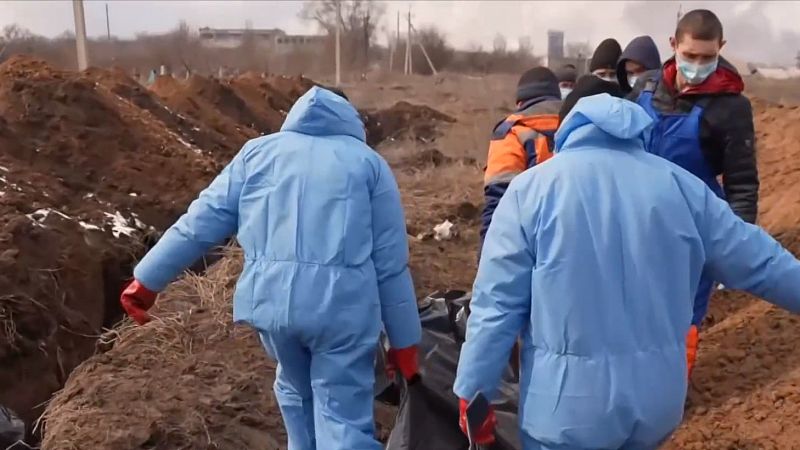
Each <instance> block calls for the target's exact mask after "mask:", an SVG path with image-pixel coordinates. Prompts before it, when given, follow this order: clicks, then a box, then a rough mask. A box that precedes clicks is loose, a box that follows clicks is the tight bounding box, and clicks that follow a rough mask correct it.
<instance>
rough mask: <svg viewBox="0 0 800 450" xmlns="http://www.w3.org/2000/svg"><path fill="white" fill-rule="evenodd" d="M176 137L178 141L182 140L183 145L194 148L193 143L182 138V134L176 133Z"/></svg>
mask: <svg viewBox="0 0 800 450" xmlns="http://www.w3.org/2000/svg"><path fill="white" fill-rule="evenodd" d="M175 138H176V139H178V142H180V143H181V144H183V145H184V147H186V148H192V144H190V143H188V142H186V141H184V140H183V138H182V137H180V136H178V135H177V134H176V135H175Z"/></svg>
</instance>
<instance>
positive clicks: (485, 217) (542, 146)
mask: <svg viewBox="0 0 800 450" xmlns="http://www.w3.org/2000/svg"><path fill="white" fill-rule="evenodd" d="M560 108H561V92H560V90H559V87H558V78H556V76H555V74H553V72H551V71H550V69H548V68H546V67H534V68H533V69H530V70H528V71H527V72H525V73H524V74H522V77H520V79H519V83H518V84H517V110H516V112H514V113H513V114H511V115H510V116H508V117H506V118H505V119H503V120H502V121H501V122H500V123H498V124H497V125H496V126H495V128H494V132H493V133H492V140H491V142H490V143H489V157H488V158H487V161H486V172H485V174H484V179H483V181H484V195H485V198H486V203H485V206H484V208H483V214H482V215H481V219H482V225H481V231H480V236H481V247H483V239H484V237H485V236H486V231H487V230H488V229H489V224H490V223H491V222H492V215H493V214H494V210H495V208H496V207H497V204H498V203H499V202H500V199H501V198H502V197H503V194H505V192H506V189H508V183H509V182H511V179H512V178H514V177H515V176H517V175H519V174H520V173H522V172H524V171H525V170H527V169H530V168H531V167H533V166H535V165H536V164H541V163H543V162H544V161H546V160H547V159H549V158H550V157H551V156H553V136H554V135H555V132H556V129H558V111H559V109H560Z"/></svg>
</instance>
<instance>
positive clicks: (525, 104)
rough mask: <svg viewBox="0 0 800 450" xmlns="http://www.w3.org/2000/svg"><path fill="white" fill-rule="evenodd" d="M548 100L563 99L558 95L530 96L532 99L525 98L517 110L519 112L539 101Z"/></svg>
mask: <svg viewBox="0 0 800 450" xmlns="http://www.w3.org/2000/svg"><path fill="white" fill-rule="evenodd" d="M547 100H561V99H559V98H558V97H553V96H551V95H544V96H541V97H534V98H530V99H528V100H525V101H524V102H522V103H520V104H519V106H518V107H517V111H516V112H518V113H520V112H523V111H525V110H526V109H528V108H530V107H531V106H533V105H536V104H538V103H542V102H544V101H547Z"/></svg>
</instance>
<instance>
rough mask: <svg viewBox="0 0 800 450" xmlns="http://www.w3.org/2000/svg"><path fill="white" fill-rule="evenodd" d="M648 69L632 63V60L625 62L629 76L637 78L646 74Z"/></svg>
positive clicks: (634, 62)
mask: <svg viewBox="0 0 800 450" xmlns="http://www.w3.org/2000/svg"><path fill="white" fill-rule="evenodd" d="M646 70H647V69H645V67H644V66H643V65H642V64H639V63H638V62H636V61H631V60H630V59H629V60H627V61H625V73H627V74H628V76H629V77H630V76H637V75H641V74H642V73H644V72H645V71H646Z"/></svg>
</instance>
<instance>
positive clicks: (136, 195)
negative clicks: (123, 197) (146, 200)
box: [128, 192, 139, 197]
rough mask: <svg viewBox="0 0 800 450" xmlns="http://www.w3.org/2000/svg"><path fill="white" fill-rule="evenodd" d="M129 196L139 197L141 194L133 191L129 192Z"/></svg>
mask: <svg viewBox="0 0 800 450" xmlns="http://www.w3.org/2000/svg"><path fill="white" fill-rule="evenodd" d="M128 196H129V197H138V196H139V194H137V193H136V192H131V193H130V194H128Z"/></svg>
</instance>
